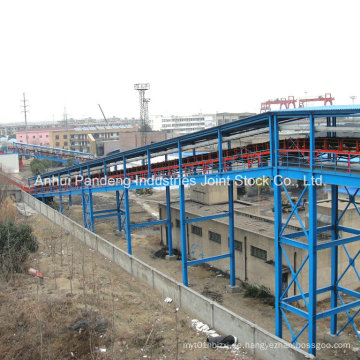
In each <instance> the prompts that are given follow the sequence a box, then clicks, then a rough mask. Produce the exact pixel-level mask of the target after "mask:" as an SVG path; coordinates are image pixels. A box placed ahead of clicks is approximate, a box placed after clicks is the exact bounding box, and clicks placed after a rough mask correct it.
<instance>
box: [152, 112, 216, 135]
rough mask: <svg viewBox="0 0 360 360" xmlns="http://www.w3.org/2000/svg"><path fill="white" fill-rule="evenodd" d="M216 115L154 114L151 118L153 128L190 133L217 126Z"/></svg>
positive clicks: (169, 131)
mask: <svg viewBox="0 0 360 360" xmlns="http://www.w3.org/2000/svg"><path fill="white" fill-rule="evenodd" d="M215 117H216V115H212V114H198V115H188V116H186V115H185V116H175V115H171V116H162V115H153V116H151V118H150V126H151V127H152V129H153V130H161V131H166V132H168V133H179V134H188V133H191V132H195V131H200V130H204V129H207V128H210V127H212V126H215Z"/></svg>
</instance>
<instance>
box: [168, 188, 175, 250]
mask: <svg viewBox="0 0 360 360" xmlns="http://www.w3.org/2000/svg"><path fill="white" fill-rule="evenodd" d="M166 214H167V242H168V249H169V256H172V255H173V246H172V224H171V203H170V186H167V187H166Z"/></svg>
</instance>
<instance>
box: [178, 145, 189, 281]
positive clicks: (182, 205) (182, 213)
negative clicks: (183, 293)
mask: <svg viewBox="0 0 360 360" xmlns="http://www.w3.org/2000/svg"><path fill="white" fill-rule="evenodd" d="M178 153H179V176H180V186H179V206H180V233H181V268H182V277H183V284H184V285H185V286H189V282H188V270H187V249H186V224H185V220H186V213H185V188H184V185H183V178H182V177H183V171H182V147H181V143H180V140H178Z"/></svg>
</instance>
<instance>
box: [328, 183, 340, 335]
mask: <svg viewBox="0 0 360 360" xmlns="http://www.w3.org/2000/svg"><path fill="white" fill-rule="evenodd" d="M338 194H339V193H338V186H337V185H331V240H337V239H338V237H339V231H338ZM337 280H338V247H337V246H333V247H332V248H331V309H335V308H336V307H337V296H338V295H337V293H338V292H337ZM336 332H337V314H333V315H331V317H330V333H331V334H332V335H336Z"/></svg>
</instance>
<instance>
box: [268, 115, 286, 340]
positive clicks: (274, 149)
mask: <svg viewBox="0 0 360 360" xmlns="http://www.w3.org/2000/svg"><path fill="white" fill-rule="evenodd" d="M270 128H271V132H270V136H271V139H270V154H272V159H271V162H272V166H273V169H274V171H273V177H272V185H273V189H274V228H275V229H274V230H275V333H276V335H277V336H278V337H281V338H282V336H283V327H282V321H283V314H282V311H281V300H280V299H281V295H282V248H281V237H280V234H281V229H282V206H281V185H280V184H277V183H276V182H275V181H274V179H276V178H275V176H276V175H278V171H277V169H278V164H279V127H278V123H277V118H276V116H274V117H273V118H271V121H270Z"/></svg>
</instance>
